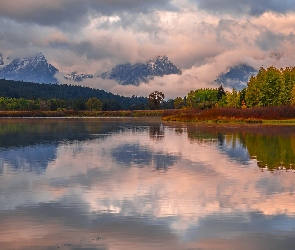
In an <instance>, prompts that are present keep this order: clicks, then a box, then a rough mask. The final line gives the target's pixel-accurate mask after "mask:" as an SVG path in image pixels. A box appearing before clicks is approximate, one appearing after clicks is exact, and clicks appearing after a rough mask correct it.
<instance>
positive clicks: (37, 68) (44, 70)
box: [0, 53, 58, 83]
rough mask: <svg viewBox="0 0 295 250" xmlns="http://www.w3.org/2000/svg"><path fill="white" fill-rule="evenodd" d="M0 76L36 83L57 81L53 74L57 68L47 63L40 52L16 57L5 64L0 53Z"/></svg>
mask: <svg viewBox="0 0 295 250" xmlns="http://www.w3.org/2000/svg"><path fill="white" fill-rule="evenodd" d="M0 65H4V67H2V68H1V69H0V78H3V79H7V80H15V81H26V82H36V83H57V79H56V78H55V77H54V75H55V74H56V73H57V72H58V69H57V68H55V67H54V66H52V65H51V64H49V63H48V62H47V60H46V58H45V57H44V55H43V54H42V53H38V54H37V55H36V56H32V57H25V58H16V59H14V60H12V62H10V63H9V64H7V65H5V63H4V60H3V57H2V55H0Z"/></svg>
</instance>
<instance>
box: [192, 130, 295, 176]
mask: <svg viewBox="0 0 295 250" xmlns="http://www.w3.org/2000/svg"><path fill="white" fill-rule="evenodd" d="M294 135H295V127H294V126H239V127H232V128H230V127H222V126H216V127H204V126H203V127H202V126H199V127H189V128H188V137H189V139H190V140H191V141H194V142H197V143H207V144H208V143H214V142H216V141H218V144H219V147H220V150H222V151H224V152H225V153H226V154H228V155H229V157H230V158H231V159H235V160H237V161H239V162H241V163H245V164H247V161H249V159H256V160H257V164H258V166H259V167H260V168H266V169H269V170H275V169H295V165H294V164H295V136H294Z"/></svg>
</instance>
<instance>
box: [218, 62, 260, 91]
mask: <svg viewBox="0 0 295 250" xmlns="http://www.w3.org/2000/svg"><path fill="white" fill-rule="evenodd" d="M257 73H258V70H256V69H255V68H253V67H252V66H249V65H247V64H240V65H237V66H233V67H231V68H229V70H228V71H227V72H226V73H223V74H221V75H220V76H219V77H218V78H217V79H216V80H215V81H214V82H215V83H217V84H218V85H223V86H224V87H230V88H235V89H236V90H242V89H243V88H245V87H246V86H247V82H248V81H249V79H250V77H251V76H255V75H257Z"/></svg>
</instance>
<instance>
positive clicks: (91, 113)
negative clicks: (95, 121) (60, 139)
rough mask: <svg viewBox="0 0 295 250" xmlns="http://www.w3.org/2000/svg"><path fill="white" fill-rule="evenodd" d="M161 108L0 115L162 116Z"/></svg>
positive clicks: (8, 114)
mask: <svg viewBox="0 0 295 250" xmlns="http://www.w3.org/2000/svg"><path fill="white" fill-rule="evenodd" d="M162 115H163V111H162V110H134V111H75V110H62V111H39V110H38V111H0V117H154V116H162Z"/></svg>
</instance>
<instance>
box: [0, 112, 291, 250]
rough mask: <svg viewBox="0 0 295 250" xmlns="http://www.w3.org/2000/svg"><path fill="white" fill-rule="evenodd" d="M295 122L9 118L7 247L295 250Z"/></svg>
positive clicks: (3, 226)
mask: <svg viewBox="0 0 295 250" xmlns="http://www.w3.org/2000/svg"><path fill="white" fill-rule="evenodd" d="M294 193H295V126H262V125H239V126H238V125H224V126H216V125H195V124H182V123H163V122H161V120H159V118H138V119H136V118H124V119H123V118H93V119H91V118H80V119H78V118H60V119H57V118H56V119H43V118H36V119H4V118H3V119H0V249H21V250H23V249H26V250H28V249H30V250H31V249H33V250H34V249H169V250H170V249H293V248H294V245H295V195H294Z"/></svg>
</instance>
